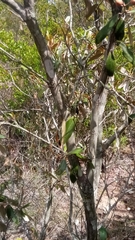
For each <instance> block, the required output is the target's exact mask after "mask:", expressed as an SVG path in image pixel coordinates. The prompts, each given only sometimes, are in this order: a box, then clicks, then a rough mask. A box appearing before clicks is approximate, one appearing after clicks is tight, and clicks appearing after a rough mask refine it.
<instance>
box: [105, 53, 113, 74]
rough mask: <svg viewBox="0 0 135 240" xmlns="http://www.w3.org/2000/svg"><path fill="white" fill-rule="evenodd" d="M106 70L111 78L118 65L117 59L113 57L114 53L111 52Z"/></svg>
mask: <svg viewBox="0 0 135 240" xmlns="http://www.w3.org/2000/svg"><path fill="white" fill-rule="evenodd" d="M105 68H106V70H107V75H108V76H110V77H111V76H113V75H114V71H115V68H116V64H115V59H114V56H113V53H112V52H110V53H109V54H108V56H107V59H106V64H105Z"/></svg>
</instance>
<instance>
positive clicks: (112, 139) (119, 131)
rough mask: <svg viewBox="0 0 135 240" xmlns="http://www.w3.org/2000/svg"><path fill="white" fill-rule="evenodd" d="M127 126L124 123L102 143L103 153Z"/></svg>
mask: <svg viewBox="0 0 135 240" xmlns="http://www.w3.org/2000/svg"><path fill="white" fill-rule="evenodd" d="M128 125H129V124H128V123H124V124H123V125H122V126H120V127H119V128H118V130H117V131H116V132H115V133H114V134H113V135H112V136H111V137H109V138H108V139H107V140H106V141H105V142H104V143H103V145H102V146H103V151H105V150H106V149H107V148H108V147H109V146H110V145H111V144H112V143H113V142H114V141H115V140H116V138H117V137H119V136H120V135H121V134H122V133H123V132H124V130H125V129H126V128H127V126H128Z"/></svg>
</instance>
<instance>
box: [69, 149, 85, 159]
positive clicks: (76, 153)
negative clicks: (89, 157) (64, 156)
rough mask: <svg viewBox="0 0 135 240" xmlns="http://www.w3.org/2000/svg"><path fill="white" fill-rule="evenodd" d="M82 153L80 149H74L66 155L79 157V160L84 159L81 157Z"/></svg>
mask: <svg viewBox="0 0 135 240" xmlns="http://www.w3.org/2000/svg"><path fill="white" fill-rule="evenodd" d="M82 152H83V149H82V148H75V149H73V150H72V151H70V152H69V153H68V155H71V154H75V155H76V156H77V157H79V158H84V157H83V156H82V155H81V153H82Z"/></svg>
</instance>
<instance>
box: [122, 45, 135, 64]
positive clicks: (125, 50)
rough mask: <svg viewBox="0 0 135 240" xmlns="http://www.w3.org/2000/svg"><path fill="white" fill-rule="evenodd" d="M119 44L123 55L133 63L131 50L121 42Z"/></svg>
mask: <svg viewBox="0 0 135 240" xmlns="http://www.w3.org/2000/svg"><path fill="white" fill-rule="evenodd" d="M119 45H120V47H121V48H122V50H123V55H124V57H125V58H126V59H127V60H128V61H129V62H131V63H132V64H133V65H134V54H133V52H132V50H131V49H130V48H129V47H128V46H126V45H125V44H124V43H123V42H120V44H119Z"/></svg>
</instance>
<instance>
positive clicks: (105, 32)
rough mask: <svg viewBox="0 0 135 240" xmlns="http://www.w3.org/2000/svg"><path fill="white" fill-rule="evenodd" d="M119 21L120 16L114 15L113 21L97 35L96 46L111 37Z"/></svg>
mask: <svg viewBox="0 0 135 240" xmlns="http://www.w3.org/2000/svg"><path fill="white" fill-rule="evenodd" d="M117 21H118V16H117V14H116V15H114V16H113V17H112V18H111V20H110V21H109V22H108V23H107V24H106V25H105V26H104V27H103V28H102V29H101V30H100V31H99V32H98V34H97V35H96V39H95V42H96V44H99V43H100V42H102V40H103V39H104V38H105V37H106V36H108V35H109V33H110V31H111V30H112V28H113V27H114V26H115V24H116V22H117Z"/></svg>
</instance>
